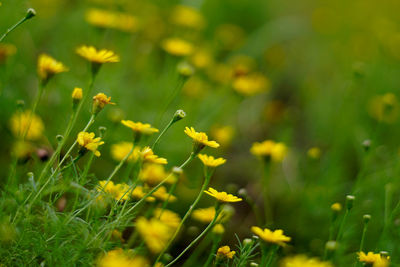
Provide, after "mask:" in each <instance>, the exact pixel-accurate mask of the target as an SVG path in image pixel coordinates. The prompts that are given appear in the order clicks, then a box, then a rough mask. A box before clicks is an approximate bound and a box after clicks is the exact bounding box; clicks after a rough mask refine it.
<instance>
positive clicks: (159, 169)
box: [139, 164, 176, 186]
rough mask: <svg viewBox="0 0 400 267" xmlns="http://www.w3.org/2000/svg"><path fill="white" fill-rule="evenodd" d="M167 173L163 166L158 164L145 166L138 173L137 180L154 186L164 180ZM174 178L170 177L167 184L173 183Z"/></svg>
mask: <svg viewBox="0 0 400 267" xmlns="http://www.w3.org/2000/svg"><path fill="white" fill-rule="evenodd" d="M168 175H169V173H167V172H166V171H165V168H164V166H162V165H159V164H146V165H145V166H144V167H143V168H142V170H141V171H140V173H139V179H140V180H142V181H143V182H145V183H147V184H149V185H152V186H155V185H157V184H159V183H160V182H161V181H162V180H164V179H165V178H166V177H167V176H168ZM175 180H176V177H174V175H171V177H170V178H169V179H168V180H167V183H169V184H171V183H174V182H175Z"/></svg>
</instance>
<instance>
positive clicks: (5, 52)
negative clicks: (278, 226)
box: [0, 44, 17, 64]
mask: <svg viewBox="0 0 400 267" xmlns="http://www.w3.org/2000/svg"><path fill="white" fill-rule="evenodd" d="M16 52H17V48H16V47H15V46H14V45H12V44H0V64H2V63H3V62H5V61H6V59H7V58H8V57H9V56H12V55H14V54H15V53H16Z"/></svg>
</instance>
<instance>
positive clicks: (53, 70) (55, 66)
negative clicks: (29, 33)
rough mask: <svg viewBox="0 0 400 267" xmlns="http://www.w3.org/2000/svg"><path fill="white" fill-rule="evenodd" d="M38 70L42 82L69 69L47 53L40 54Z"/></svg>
mask: <svg viewBox="0 0 400 267" xmlns="http://www.w3.org/2000/svg"><path fill="white" fill-rule="evenodd" d="M37 71H38V75H39V77H40V79H41V80H42V82H46V81H48V80H49V79H50V78H51V77H52V76H53V75H54V74H57V73H61V72H66V71H68V68H67V67H65V66H64V64H62V63H61V62H59V61H57V60H55V59H54V58H52V57H51V56H49V55H47V54H40V55H39V58H38V64H37Z"/></svg>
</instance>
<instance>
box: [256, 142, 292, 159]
mask: <svg viewBox="0 0 400 267" xmlns="http://www.w3.org/2000/svg"><path fill="white" fill-rule="evenodd" d="M287 150H288V149H287V147H286V145H285V144H284V143H276V142H274V141H272V140H266V141H264V142H261V143H258V142H256V143H254V144H253V146H252V147H251V149H250V152H251V153H252V154H253V155H255V156H258V157H261V158H263V159H264V160H267V161H268V160H270V159H272V161H275V162H281V161H282V160H283V159H284V158H285V157H286V154H287Z"/></svg>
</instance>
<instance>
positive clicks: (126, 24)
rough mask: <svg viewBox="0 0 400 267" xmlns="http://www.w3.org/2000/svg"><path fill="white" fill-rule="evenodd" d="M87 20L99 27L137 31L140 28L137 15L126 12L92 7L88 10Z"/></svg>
mask: <svg viewBox="0 0 400 267" xmlns="http://www.w3.org/2000/svg"><path fill="white" fill-rule="evenodd" d="M85 19H86V21H87V22H88V23H89V24H91V25H93V26H96V27H99V28H110V29H116V30H120V31H125V32H135V31H136V30H137V29H138V26H139V22H138V20H137V18H136V17H133V16H131V15H129V14H126V13H120V12H110V11H108V10H101V9H97V8H91V9H89V10H88V11H86V14H85Z"/></svg>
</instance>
